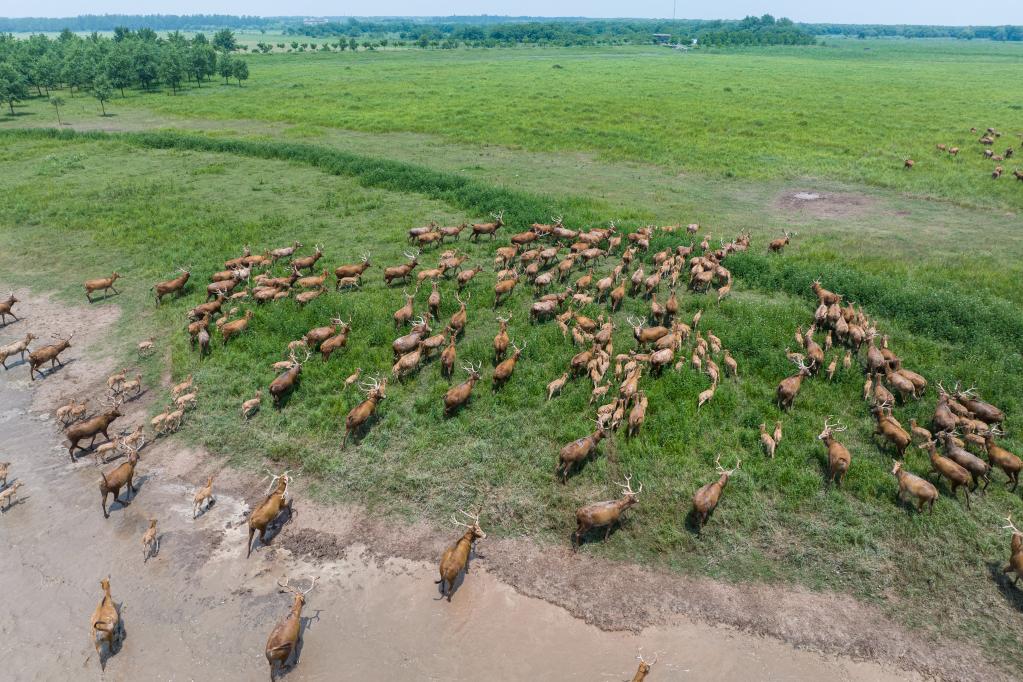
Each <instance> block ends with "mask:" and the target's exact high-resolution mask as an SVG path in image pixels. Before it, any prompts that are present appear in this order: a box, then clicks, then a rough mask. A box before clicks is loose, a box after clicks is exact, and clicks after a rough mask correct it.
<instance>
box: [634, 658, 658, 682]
mask: <svg viewBox="0 0 1023 682" xmlns="http://www.w3.org/2000/svg"><path fill="white" fill-rule="evenodd" d="M636 658H637V659H639V667H638V668H637V669H636V674H635V675H633V676H632V682H644V680H646V676H647V675H649V674H650V669H651V668H653V667H654V663H657V654H654V660H652V661H647V660H646V659H645V658H643V654H640V655H639V656H636Z"/></svg>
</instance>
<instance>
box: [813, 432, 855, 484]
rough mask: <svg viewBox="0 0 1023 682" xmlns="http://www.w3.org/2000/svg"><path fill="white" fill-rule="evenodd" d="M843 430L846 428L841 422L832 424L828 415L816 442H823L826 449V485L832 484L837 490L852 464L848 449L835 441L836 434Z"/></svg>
mask: <svg viewBox="0 0 1023 682" xmlns="http://www.w3.org/2000/svg"><path fill="white" fill-rule="evenodd" d="M845 430H846V427H845V426H842V424H841V422H837V421H836V422H835V423H834V424H832V423H831V415H828V417H827V419H825V420H824V430H823V431H821V432H820V434H818V435H817V440H820V441H823V442H824V445H825V447H827V449H828V484H829V485H830V484H832V483H834V484H835V485H836V486H837V487H839V488H841V487H842V482H843V481H845V475H846V472H848V471H849V465H850V464H851V463H852V455H851V454H849V450H848V448H846V447H845V446H844V445H842V444H841V443H839V442H838V440H836V439H835V434H836V433H841V432H842V431H845Z"/></svg>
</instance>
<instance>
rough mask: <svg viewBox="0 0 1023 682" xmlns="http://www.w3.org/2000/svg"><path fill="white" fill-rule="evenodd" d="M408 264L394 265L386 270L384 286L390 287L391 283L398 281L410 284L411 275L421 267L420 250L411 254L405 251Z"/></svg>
mask: <svg viewBox="0 0 1023 682" xmlns="http://www.w3.org/2000/svg"><path fill="white" fill-rule="evenodd" d="M403 253H404V255H405V258H407V259H408V261H407V262H405V263H402V264H401V265H392V266H391V267H387V268H384V284H386V285H388V286H390V285H391V282H393V281H394V280H396V279H400V280H401V281H402V282H403V283H407V282H408V278H409V275H411V274H412V271H413V270H415V269H416V268H417V267H419V250H418V249H415V250H413V251H411V252H409V251H404V252H403Z"/></svg>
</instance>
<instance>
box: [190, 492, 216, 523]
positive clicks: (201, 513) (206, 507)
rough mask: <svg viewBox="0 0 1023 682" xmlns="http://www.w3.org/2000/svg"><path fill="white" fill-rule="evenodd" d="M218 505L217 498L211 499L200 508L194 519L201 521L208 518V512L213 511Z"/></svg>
mask: <svg viewBox="0 0 1023 682" xmlns="http://www.w3.org/2000/svg"><path fill="white" fill-rule="evenodd" d="M216 503H217V498H215V497H211V498H210V499H209V500H207V502H206V503H205V504H204V505H203V506H202V507H199V513H198V514H196V515H195V516H194V517H193V518H195V519H201V518H202V517H204V516H206V512H208V511H209V510H210V509H212V508H213V505H215V504H216Z"/></svg>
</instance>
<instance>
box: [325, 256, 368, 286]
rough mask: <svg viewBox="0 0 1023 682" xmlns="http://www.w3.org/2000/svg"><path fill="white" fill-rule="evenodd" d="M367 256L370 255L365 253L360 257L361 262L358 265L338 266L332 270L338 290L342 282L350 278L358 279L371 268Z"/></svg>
mask: <svg viewBox="0 0 1023 682" xmlns="http://www.w3.org/2000/svg"><path fill="white" fill-rule="evenodd" d="M369 256H370V254H368V253H365V254H363V255H362V261H361V262H360V263H354V264H350V265H339V266H338V267H336V268H334V276H335V277H337V280H338V288H340V286H341V281H342V280H345V279H348V278H351V277H354V278H356V279H358V278H360V277H362V275H363V274H365V272H366V270H369V268H370V267H372V266H371V265H370V262H369Z"/></svg>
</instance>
